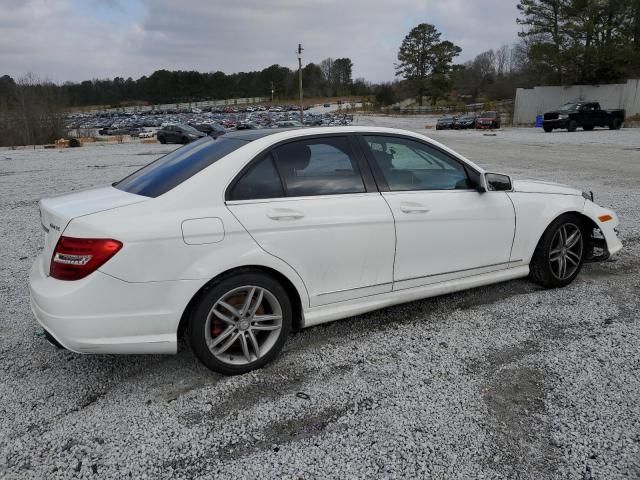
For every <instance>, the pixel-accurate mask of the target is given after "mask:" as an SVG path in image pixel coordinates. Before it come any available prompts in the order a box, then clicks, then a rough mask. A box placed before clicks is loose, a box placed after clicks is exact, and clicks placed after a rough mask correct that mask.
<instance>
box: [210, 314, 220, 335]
mask: <svg viewBox="0 0 640 480" xmlns="http://www.w3.org/2000/svg"><path fill="white" fill-rule="evenodd" d="M221 333H222V320H220V319H217V318H214V319H213V322H211V335H213V336H214V337H217V336H218V335H220V334H221Z"/></svg>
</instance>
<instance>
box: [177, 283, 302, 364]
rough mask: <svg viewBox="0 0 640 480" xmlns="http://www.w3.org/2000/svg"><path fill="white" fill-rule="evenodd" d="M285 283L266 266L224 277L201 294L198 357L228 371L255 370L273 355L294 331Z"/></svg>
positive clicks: (192, 335) (193, 335)
mask: <svg viewBox="0 0 640 480" xmlns="http://www.w3.org/2000/svg"><path fill="white" fill-rule="evenodd" d="M291 323H292V311H291V302H290V300H289V297H288V296H287V293H286V291H285V289H284V288H283V287H282V285H280V283H278V282H277V281H276V280H274V279H273V278H272V277H270V276H268V275H266V274H263V273H261V272H247V273H241V274H238V275H234V276H232V277H228V278H226V279H223V280H222V281H220V282H218V283H216V284H214V285H213V286H212V287H211V288H210V289H208V290H207V291H206V292H205V293H204V294H203V295H202V297H201V298H200V300H199V302H198V303H197V305H196V306H195V308H194V309H193V310H192V314H191V317H190V319H189V326H188V332H189V333H188V334H189V341H190V343H191V346H192V348H193V350H194V352H195V354H196V355H197V357H198V358H199V359H200V361H202V363H204V364H205V365H206V366H207V367H208V368H210V369H211V370H214V371H216V372H219V373H222V374H225V375H236V374H241V373H246V372H250V371H251V370H255V369H257V368H260V367H262V366H264V365H265V364H266V363H268V362H269V361H271V360H272V359H273V358H274V357H275V356H276V355H277V354H278V352H279V351H280V350H281V349H282V346H283V345H284V342H285V341H286V339H287V336H288V335H289V332H290V331H291Z"/></svg>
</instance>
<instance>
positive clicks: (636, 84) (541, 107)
mask: <svg viewBox="0 0 640 480" xmlns="http://www.w3.org/2000/svg"><path fill="white" fill-rule="evenodd" d="M575 101H594V102H600V106H602V108H605V109H607V108H624V109H625V110H626V111H627V116H628V117H629V116H631V115H636V114H640V79H636V80H627V83H620V84H611V85H573V86H571V87H534V88H519V89H518V90H517V91H516V102H515V107H514V111H513V123H514V124H515V125H524V124H533V123H534V122H535V120H536V115H541V114H543V113H544V112H548V111H551V110H557V109H558V107H560V106H561V105H562V104H564V103H567V102H575Z"/></svg>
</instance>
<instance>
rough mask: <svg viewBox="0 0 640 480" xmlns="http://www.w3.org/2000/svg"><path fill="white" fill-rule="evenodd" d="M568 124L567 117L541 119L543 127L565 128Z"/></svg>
mask: <svg viewBox="0 0 640 480" xmlns="http://www.w3.org/2000/svg"><path fill="white" fill-rule="evenodd" d="M568 125H569V119H568V118H557V119H555V120H543V121H542V126H543V127H550V128H567V127H568Z"/></svg>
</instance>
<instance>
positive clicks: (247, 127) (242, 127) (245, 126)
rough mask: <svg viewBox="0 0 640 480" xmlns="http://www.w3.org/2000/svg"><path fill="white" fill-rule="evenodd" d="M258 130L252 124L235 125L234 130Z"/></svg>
mask: <svg viewBox="0 0 640 480" xmlns="http://www.w3.org/2000/svg"><path fill="white" fill-rule="evenodd" d="M256 128H258V125H256V124H255V123H254V122H240V123H238V124H237V125H236V130H255V129H256Z"/></svg>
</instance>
